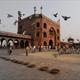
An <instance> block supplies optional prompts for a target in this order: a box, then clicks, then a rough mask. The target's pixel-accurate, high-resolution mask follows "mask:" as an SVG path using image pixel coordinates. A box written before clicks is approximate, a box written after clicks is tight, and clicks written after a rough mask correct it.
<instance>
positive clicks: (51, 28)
mask: <svg viewBox="0 0 80 80" xmlns="http://www.w3.org/2000/svg"><path fill="white" fill-rule="evenodd" d="M49 34H50V36H52V37H53V36H54V44H53V47H54V48H55V47H56V46H57V45H56V31H55V29H54V28H53V27H50V29H49ZM52 41H53V40H52Z"/></svg>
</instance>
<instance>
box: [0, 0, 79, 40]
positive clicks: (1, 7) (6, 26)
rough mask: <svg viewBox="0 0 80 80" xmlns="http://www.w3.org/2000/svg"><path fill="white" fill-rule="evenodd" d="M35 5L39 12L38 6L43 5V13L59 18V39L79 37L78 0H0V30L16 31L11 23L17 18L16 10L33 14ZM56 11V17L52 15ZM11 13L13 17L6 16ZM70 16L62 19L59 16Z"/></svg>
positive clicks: (27, 14)
mask: <svg viewBox="0 0 80 80" xmlns="http://www.w3.org/2000/svg"><path fill="white" fill-rule="evenodd" d="M34 6H36V7H37V13H40V6H43V14H44V15H45V16H48V17H49V18H51V19H52V20H54V21H57V20H58V19H60V27H61V39H64V40H66V38H68V37H72V38H74V39H80V1H79V0H0V19H1V20H2V24H0V31H8V32H15V33H17V26H14V25H13V22H14V21H15V19H17V11H19V10H20V11H22V12H23V13H25V14H26V15H25V16H24V17H27V16H29V15H31V14H33V7H34ZM56 12H58V17H57V18H55V17H54V16H53V14H54V13H56ZM8 13H9V14H12V15H13V16H14V17H13V18H7V14H8ZM62 15H63V16H71V18H70V19H69V20H67V21H64V20H63V18H62V17H61V16H62Z"/></svg>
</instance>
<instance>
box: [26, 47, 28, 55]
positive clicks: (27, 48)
mask: <svg viewBox="0 0 80 80" xmlns="http://www.w3.org/2000/svg"><path fill="white" fill-rule="evenodd" d="M26 56H28V47H26Z"/></svg>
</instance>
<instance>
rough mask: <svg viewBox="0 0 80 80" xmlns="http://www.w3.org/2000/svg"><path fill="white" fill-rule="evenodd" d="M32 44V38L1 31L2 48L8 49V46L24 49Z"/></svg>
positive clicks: (0, 41) (0, 44) (0, 45)
mask: <svg viewBox="0 0 80 80" xmlns="http://www.w3.org/2000/svg"><path fill="white" fill-rule="evenodd" d="M30 43H31V36H29V35H22V34H16V33H11V32H1V31H0V48H7V47H8V44H10V46H12V47H14V48H24V47H26V46H29V44H30Z"/></svg>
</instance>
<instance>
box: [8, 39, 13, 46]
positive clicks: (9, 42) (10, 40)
mask: <svg viewBox="0 0 80 80" xmlns="http://www.w3.org/2000/svg"><path fill="white" fill-rule="evenodd" d="M7 44H10V46H12V47H13V46H14V41H13V40H12V39H9V40H8V42H7Z"/></svg>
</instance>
